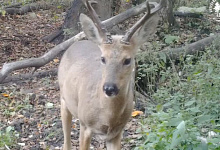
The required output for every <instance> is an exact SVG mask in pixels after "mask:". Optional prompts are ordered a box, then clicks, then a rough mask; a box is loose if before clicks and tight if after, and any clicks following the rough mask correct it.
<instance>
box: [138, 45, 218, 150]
mask: <svg viewBox="0 0 220 150" xmlns="http://www.w3.org/2000/svg"><path fill="white" fill-rule="evenodd" d="M219 58H220V52H219V51H218V50H217V49H216V48H215V47H214V46H213V47H209V48H207V49H206V51H205V52H204V53H202V54H201V53H200V54H198V56H191V55H188V56H186V57H180V59H179V61H175V62H174V61H172V60H171V59H169V58H168V57H167V56H166V55H165V54H160V55H158V54H156V55H153V54H149V53H147V52H144V53H143V52H141V53H140V54H139V55H138V64H139V68H138V77H137V83H138V84H140V83H141V85H140V86H141V87H142V88H143V90H144V91H146V93H147V94H148V95H150V96H151V97H152V99H153V101H154V103H152V104H150V103H148V104H147V108H146V109H145V110H147V111H146V114H147V115H148V117H147V118H143V119H142V120H141V121H140V126H141V127H140V128H139V130H138V131H137V132H139V133H140V134H141V136H140V138H139V142H138V144H137V146H136V148H135V150H141V149H143V150H220V109H219V108H220V59H219ZM155 104H156V105H155ZM149 114H150V115H149Z"/></svg>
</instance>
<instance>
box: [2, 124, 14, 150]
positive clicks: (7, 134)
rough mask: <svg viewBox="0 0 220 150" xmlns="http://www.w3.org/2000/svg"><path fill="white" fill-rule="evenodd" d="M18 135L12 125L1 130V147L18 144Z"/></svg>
mask: <svg viewBox="0 0 220 150" xmlns="http://www.w3.org/2000/svg"><path fill="white" fill-rule="evenodd" d="M17 137H18V134H16V132H15V131H14V128H13V127H11V126H8V127H7V128H6V129H5V130H0V149H6V148H7V147H11V146H13V145H14V144H16V139H17Z"/></svg>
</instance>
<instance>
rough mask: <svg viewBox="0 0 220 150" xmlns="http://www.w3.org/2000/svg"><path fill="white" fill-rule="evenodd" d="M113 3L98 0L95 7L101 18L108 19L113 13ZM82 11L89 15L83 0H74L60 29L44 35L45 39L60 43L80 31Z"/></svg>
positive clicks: (109, 0) (111, 0)
mask: <svg viewBox="0 0 220 150" xmlns="http://www.w3.org/2000/svg"><path fill="white" fill-rule="evenodd" d="M112 4H113V0H98V3H97V4H94V5H93V8H94V9H95V10H96V12H97V14H98V15H99V16H100V19H101V20H106V19H108V18H110V17H111V16H112V14H113V11H112V10H113V9H112ZM81 13H84V14H87V15H88V16H89V14H88V12H87V9H86V8H85V6H84V4H83V3H82V0H74V2H73V3H72V6H71V7H70V9H69V10H68V11H67V14H66V17H65V20H64V23H63V25H62V27H61V28H60V30H57V31H55V32H54V33H52V34H50V35H48V36H46V37H44V38H43V40H45V41H47V42H53V43H55V44H59V43H62V42H63V41H65V40H67V39H69V38H70V37H73V36H74V35H76V34H77V33H79V32H80V25H79V15H80V14H81Z"/></svg>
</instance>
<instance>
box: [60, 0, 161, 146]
mask: <svg viewBox="0 0 220 150" xmlns="http://www.w3.org/2000/svg"><path fill="white" fill-rule="evenodd" d="M85 4H86V6H87V8H88V9H89V10H90V12H92V13H93V20H91V19H90V18H89V17H87V16H86V15H83V14H81V15H80V21H81V24H82V28H83V31H84V32H85V34H86V36H87V38H88V39H89V40H84V41H80V42H76V43H74V44H73V45H72V46H71V47H70V48H69V49H68V50H67V51H66V52H65V54H64V55H63V58H62V60H61V63H60V66H59V70H58V80H59V85H60V93H61V95H60V99H61V118H62V125H63V132H64V150H70V149H71V140H70V132H71V120H72V115H73V116H74V117H76V118H78V119H79V120H80V139H79V141H80V150H88V149H89V146H90V141H91V137H92V135H97V136H99V137H100V138H101V139H103V140H106V147H107V150H120V149H121V134H122V131H123V128H124V127H125V125H126V123H127V122H128V120H129V118H130V116H131V112H132V109H133V98H134V94H133V87H134V70H135V69H134V68H135V60H134V58H135V53H136V51H137V49H138V48H139V47H140V45H141V44H143V43H144V42H145V41H146V38H147V37H148V36H151V35H152V34H154V32H155V29H156V25H157V23H158V17H156V14H155V12H157V11H158V10H159V9H160V7H161V5H159V7H157V9H156V11H155V12H154V13H150V12H148V14H146V15H145V16H144V17H143V19H142V20H141V21H140V22H138V23H137V24H136V25H134V26H133V27H132V30H131V32H129V33H128V34H126V35H125V36H119V35H116V36H112V37H110V36H109V35H108V34H107V33H106V31H105V30H104V29H103V27H99V25H100V26H102V25H101V23H100V22H99V20H98V19H97V18H98V17H97V16H96V14H95V13H94V10H93V9H92V7H91V5H90V4H89V2H88V1H86V2H85ZM148 10H150V6H149V4H148ZM153 15H154V17H153ZM146 20H147V21H146ZM93 21H94V22H95V21H96V22H95V23H94V22H93ZM141 25H142V26H141Z"/></svg>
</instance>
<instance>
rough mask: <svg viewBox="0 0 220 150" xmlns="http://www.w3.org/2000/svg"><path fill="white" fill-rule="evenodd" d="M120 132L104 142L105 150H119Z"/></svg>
mask: <svg viewBox="0 0 220 150" xmlns="http://www.w3.org/2000/svg"><path fill="white" fill-rule="evenodd" d="M121 134H122V132H120V133H119V134H118V135H117V136H116V137H114V138H113V139H111V140H109V141H107V142H106V147H107V150H121V136H122V135H121Z"/></svg>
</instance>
